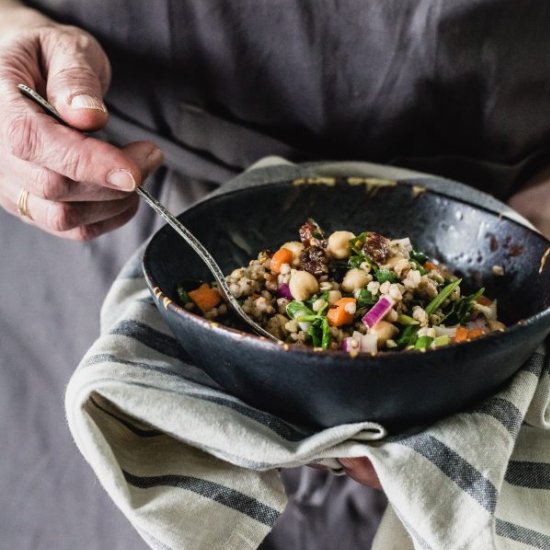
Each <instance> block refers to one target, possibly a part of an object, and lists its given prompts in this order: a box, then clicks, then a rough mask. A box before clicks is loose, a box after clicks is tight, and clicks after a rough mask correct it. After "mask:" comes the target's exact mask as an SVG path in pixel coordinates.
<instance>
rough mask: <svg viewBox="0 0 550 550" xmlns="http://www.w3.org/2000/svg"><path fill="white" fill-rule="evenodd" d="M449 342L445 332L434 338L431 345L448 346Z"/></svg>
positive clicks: (437, 346)
mask: <svg viewBox="0 0 550 550" xmlns="http://www.w3.org/2000/svg"><path fill="white" fill-rule="evenodd" d="M450 342H451V339H450V338H449V337H448V336H447V335H446V334H442V335H441V336H437V337H436V338H434V341H433V345H434V346H435V347H436V348H440V347H442V346H448V345H449V343H450Z"/></svg>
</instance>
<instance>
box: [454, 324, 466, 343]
mask: <svg viewBox="0 0 550 550" xmlns="http://www.w3.org/2000/svg"><path fill="white" fill-rule="evenodd" d="M467 339H468V329H467V328H466V327H457V329H456V333H455V342H465V341H466V340H467Z"/></svg>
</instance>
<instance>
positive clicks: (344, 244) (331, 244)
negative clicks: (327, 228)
mask: <svg viewBox="0 0 550 550" xmlns="http://www.w3.org/2000/svg"><path fill="white" fill-rule="evenodd" d="M354 237H355V235H354V234H353V233H351V231H335V232H334V233H332V235H331V236H330V237H329V238H328V243H327V251H328V253H329V254H330V255H331V256H332V257H333V258H336V259H338V260H342V259H344V258H347V257H348V256H349V241H350V239H353V238H354Z"/></svg>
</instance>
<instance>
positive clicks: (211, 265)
mask: <svg viewBox="0 0 550 550" xmlns="http://www.w3.org/2000/svg"><path fill="white" fill-rule="evenodd" d="M18 88H19V90H20V92H21V93H22V94H23V95H24V96H26V97H28V98H29V99H32V100H33V101H34V102H35V103H37V104H38V105H40V107H42V109H44V111H46V112H47V113H48V114H50V115H51V116H52V117H54V118H55V119H56V120H57V121H58V122H60V123H61V124H63V125H65V126H69V125H68V124H67V122H65V120H63V118H62V117H61V115H60V114H59V113H58V111H57V109H56V108H55V107H54V106H53V105H52V104H51V103H49V102H48V101H47V100H46V99H44V98H43V97H42V96H41V95H40V94H39V93H37V92H36V91H35V90H33V89H32V88H30V87H29V86H26V85H25V84H19V85H18ZM136 193H137V194H138V195H140V196H141V197H142V198H143V200H144V201H145V202H146V203H147V204H148V205H149V206H150V207H151V208H152V209H153V210H155V212H157V213H158V214H160V215H161V216H162V217H163V218H164V219H165V220H166V221H167V222H168V224H169V225H170V226H171V227H172V228H173V229H174V230H175V231H176V232H177V233H178V234H179V235H180V236H181V237H183V238H184V240H185V241H186V242H187V244H188V245H189V246H190V247H191V248H192V249H193V250H194V251H195V252H196V253H197V254H198V255H199V257H200V258H201V260H202V261H203V262H204V263H205V264H206V265H207V267H208V269H209V270H210V272H211V273H212V275H213V276H214V278H215V279H216V282H217V283H218V287H219V289H220V290H221V293H222V294H223V297H224V298H225V300H226V301H228V302H229V305H230V306H231V308H232V309H233V310H234V311H235V313H237V314H238V315H239V317H241V319H242V320H243V321H244V322H245V323H246V324H247V325H249V326H250V327H251V328H252V329H253V330H254V331H255V332H256V333H257V334H259V335H261V336H265V337H266V338H269V339H270V340H274V341H276V342H278V341H279V340H278V338H276V337H275V336H273V334H271V333H270V332H268V331H267V330H265V329H264V328H263V327H261V326H260V325H259V324H258V323H256V322H255V321H254V320H253V319H252V318H251V317H249V316H248V315H247V314H246V313H245V312H244V311H243V309H242V307H241V305H240V304H239V302H238V301H237V299H236V298H235V297H234V296H233V294H231V291H230V290H229V285H228V284H227V281H226V280H225V277H224V275H223V273H222V270H221V269H220V266H219V265H218V264H217V262H216V260H214V258H213V257H212V256H211V254H210V252H208V250H207V249H206V248H205V247H204V246H203V245H202V243H201V242H200V241H199V240H198V239H197V238H196V237H195V235H193V233H191V232H190V231H189V230H188V229H187V228H186V227H185V226H184V225H183V224H182V223H181V222H180V221H179V220H178V219H177V218H176V216H174V215H173V214H172V213H171V212H170V211H169V210H167V209H166V208H165V206H164V205H163V204H162V203H160V202H159V201H158V200H157V199H156V198H155V197H153V196H152V195H151V194H150V193H149V192H148V191H146V190H145V189H143V188H142V187H138V188H137V189H136Z"/></svg>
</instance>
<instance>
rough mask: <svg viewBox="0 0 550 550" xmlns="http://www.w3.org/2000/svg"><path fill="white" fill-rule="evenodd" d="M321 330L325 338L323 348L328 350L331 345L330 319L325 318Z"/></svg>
mask: <svg viewBox="0 0 550 550" xmlns="http://www.w3.org/2000/svg"><path fill="white" fill-rule="evenodd" d="M321 328H322V330H323V336H322V338H321V347H322V348H323V349H327V348H328V347H329V345H330V325H329V324H328V319H327V318H326V317H323V321H322V324H321Z"/></svg>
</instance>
